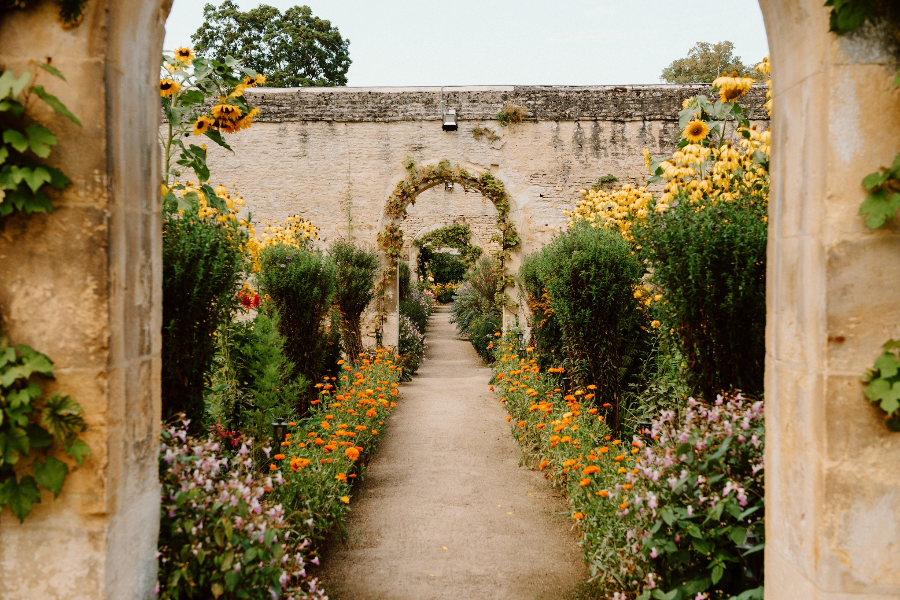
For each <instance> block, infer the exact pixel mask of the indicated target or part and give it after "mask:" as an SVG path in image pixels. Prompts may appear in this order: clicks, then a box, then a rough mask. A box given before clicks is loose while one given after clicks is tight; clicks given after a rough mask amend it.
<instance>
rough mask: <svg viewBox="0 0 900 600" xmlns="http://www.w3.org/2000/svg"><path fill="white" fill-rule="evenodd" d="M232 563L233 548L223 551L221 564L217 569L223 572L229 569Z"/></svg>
mask: <svg viewBox="0 0 900 600" xmlns="http://www.w3.org/2000/svg"><path fill="white" fill-rule="evenodd" d="M233 565H234V550H229V551H228V552H226V553H225V557H224V558H223V559H222V566H221V567H219V569H220V570H221V571H222V572H223V573H224V572H226V571H230V570H231V567H232V566H233Z"/></svg>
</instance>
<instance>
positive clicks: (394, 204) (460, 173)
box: [378, 157, 522, 305]
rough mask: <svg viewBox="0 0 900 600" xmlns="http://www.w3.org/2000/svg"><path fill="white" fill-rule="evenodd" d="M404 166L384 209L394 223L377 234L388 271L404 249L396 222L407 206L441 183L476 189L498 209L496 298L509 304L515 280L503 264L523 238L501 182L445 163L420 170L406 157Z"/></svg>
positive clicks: (401, 235)
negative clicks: (508, 289)
mask: <svg viewBox="0 0 900 600" xmlns="http://www.w3.org/2000/svg"><path fill="white" fill-rule="evenodd" d="M403 166H404V167H406V171H407V173H408V175H407V177H406V179H404V180H403V181H401V182H400V183H398V184H397V187H396V188H394V191H393V192H392V193H391V196H390V198H388V201H387V205H386V206H385V209H384V212H385V215H387V216H388V217H390V218H391V219H393V221H392V222H390V223H388V224H387V225H386V226H385V228H384V229H383V230H382V232H381V233H380V234H379V235H378V242H379V244H380V245H381V247H382V248H383V249H384V251H385V253H386V254H387V257H388V261H389V265H390V267H391V269H389V270H393V269H394V268H396V266H397V263H398V261H399V260H400V255H401V252H402V248H403V232H402V231H400V225H399V224H398V223H397V220H403V219H405V218H406V217H407V207H408V206H410V205H415V203H416V198H417V197H418V195H419V194H421V193H422V192H424V191H425V190H428V189H430V188H433V187H435V186H437V185H441V184H444V183H454V184H457V185H460V186H462V187H463V189H464V190H466V191H468V190H470V189H473V190H477V191H478V192H479V193H480V194H481V195H482V196H484V197H485V198H486V199H488V200H490V201H491V202H492V203H493V204H494V207H495V208H496V209H497V219H496V223H497V234H496V235H495V236H493V237H492V238H491V239H492V240H493V241H496V242H497V244H498V245H499V246H500V250H499V251H497V252H495V253H494V257H495V258H496V259H497V260H498V261H500V264H501V266H502V267H503V268H504V276H503V277H502V278H501V280H500V284H499V289H498V290H497V299H498V301H499V302H501V303H502V304H503V305H512V300H511V299H510V297H509V295H508V294H506V292H505V291H504V290H505V289H506V287H507V286H508V285H510V284H512V283H513V281H514V278H513V276H512V275H510V274H508V273H506V271H505V265H506V261H507V260H508V259H509V257H510V255H511V254H512V252H514V251H516V250H518V249H519V248H520V247H521V246H522V239H521V238H520V237H519V233H518V231H516V228H515V225H513V223H512V221H511V220H510V217H509V213H510V210H511V208H512V205H511V203H510V197H509V194H508V193H507V192H506V189H505V188H504V186H503V182H502V181H500V179H498V178H497V177H495V176H494V175H493V173H491V172H490V171H485V172H483V173H478V172H474V173H473V172H471V171H468V170H467V169H465V168H463V167H460V166H459V165H453V164H451V163H450V161H448V160H442V161H440V162H439V163H437V164H435V165H427V166H422V167H420V166H418V165H417V164H416V161H415V160H413V159H412V158H411V157H407V159H406V160H405V161H404V162H403ZM384 277H385V278H386V277H387V271H385V273H384Z"/></svg>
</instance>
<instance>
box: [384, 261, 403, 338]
mask: <svg viewBox="0 0 900 600" xmlns="http://www.w3.org/2000/svg"><path fill="white" fill-rule="evenodd" d="M382 268H383V269H385V270H386V272H387V273H388V276H387V278H386V279H385V282H384V308H383V309H382V310H384V313H385V314H384V329H383V330H382V332H381V333H382V345H383V346H384V347H391V348H395V349H399V347H400V289H399V288H400V271H399V268H400V267H399V264H398V265H395V266H393V267H391V265H390V262H389V261H388V260H387V259H386V258H384V259H383V265H382Z"/></svg>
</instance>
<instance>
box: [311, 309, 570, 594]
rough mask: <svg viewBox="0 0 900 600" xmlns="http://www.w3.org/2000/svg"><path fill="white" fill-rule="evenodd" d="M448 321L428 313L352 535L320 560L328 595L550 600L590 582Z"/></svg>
mask: <svg viewBox="0 0 900 600" xmlns="http://www.w3.org/2000/svg"><path fill="white" fill-rule="evenodd" d="M449 316H450V314H449V308H447V307H439V308H438V310H437V312H435V314H434V315H432V317H431V319H430V321H429V328H428V352H427V355H426V356H427V360H426V361H425V362H424V363H423V364H422V367H421V368H420V369H419V373H418V374H417V375H416V376H415V377H414V378H413V380H412V382H410V383H408V384H406V385H403V386H402V387H401V393H400V396H399V400H398V401H397V408H396V409H394V412H393V414H392V415H391V417H390V421H389V422H388V423H387V425H388V427H387V428H386V431H385V437H384V439H383V440H381V443H380V445H379V448H378V452H377V454H376V456H375V459H374V460H373V461H372V462H371V463H370V465H369V469H368V471H367V473H366V475H365V481H364V482H363V483H362V485H360V487H359V489H358V492H357V495H356V496H354V498H353V500H352V504H351V506H352V507H353V512H352V514H351V515H350V520H349V537H348V539H347V541H346V542H345V543H336V544H334V545H333V547H331V548H330V549H329V550H328V552H327V553H326V557H325V563H324V569H325V570H324V577H323V578H324V579H325V581H324V587H325V589H326V591H327V592H328V594H329V596H331V597H332V598H335V599H338V600H376V599H377V600H427V599H433V598H453V599H478V600H481V599H497V600H500V599H504V600H505V599H509V600H526V599H548V600H549V599H551V598H563V597H565V596H567V595H569V594H570V593H571V592H572V591H573V590H574V589H575V588H576V587H577V586H578V584H579V583H580V582H582V581H584V580H585V579H587V571H586V569H585V567H584V566H583V564H582V562H581V550H580V548H579V547H578V545H577V540H576V537H575V534H574V532H572V531H571V520H570V519H568V518H567V514H568V511H567V510H566V505H565V502H564V501H563V500H562V499H561V497H560V496H559V495H557V494H555V493H554V492H553V490H552V489H551V488H550V487H549V485H548V484H547V483H546V482H545V481H544V479H543V477H542V476H541V475H540V473H538V472H535V471H530V470H528V469H525V468H521V467H519V466H518V460H519V456H520V451H519V448H518V446H517V445H516V443H515V441H514V440H513V439H512V438H511V437H510V435H509V425H508V424H507V423H506V411H505V410H504V409H503V407H502V405H501V404H500V403H498V402H497V398H496V396H495V395H494V394H493V393H492V392H490V391H489V390H488V382H489V379H490V369H488V368H487V367H485V366H484V364H483V363H482V362H481V360H480V359H479V358H478V355H477V354H476V353H475V350H474V349H473V348H472V346H471V344H470V343H469V342H468V341H465V340H461V339H459V338H458V337H457V336H456V331H455V329H454V327H453V325H451V324H450V322H449ZM560 513H563V514H560Z"/></svg>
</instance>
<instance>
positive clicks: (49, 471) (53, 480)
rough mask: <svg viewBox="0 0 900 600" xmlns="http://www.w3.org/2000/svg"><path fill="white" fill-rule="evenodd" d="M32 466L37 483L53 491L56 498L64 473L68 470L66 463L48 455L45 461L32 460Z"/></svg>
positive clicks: (64, 476)
mask: <svg viewBox="0 0 900 600" xmlns="http://www.w3.org/2000/svg"><path fill="white" fill-rule="evenodd" d="M32 468H33V469H34V478H35V479H36V480H37V483H38V485H39V486H41V487H42V488H46V489H48V490H50V491H51V492H53V496H54V497H55V498H58V497H59V492H60V491H62V486H63V483H64V482H65V480H66V475H67V474H68V472H69V467H67V466H66V463H64V462H63V461H61V460H59V459H58V458H54V457H52V456H48V457H47V461H46V462H41V461H39V460H36V461H34V464H33V465H32Z"/></svg>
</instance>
